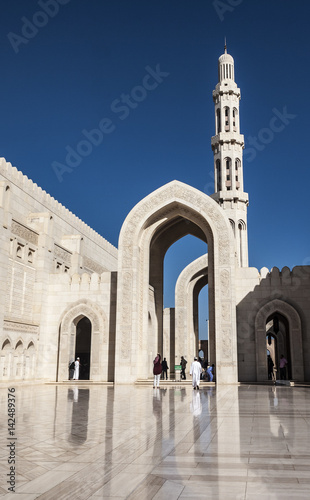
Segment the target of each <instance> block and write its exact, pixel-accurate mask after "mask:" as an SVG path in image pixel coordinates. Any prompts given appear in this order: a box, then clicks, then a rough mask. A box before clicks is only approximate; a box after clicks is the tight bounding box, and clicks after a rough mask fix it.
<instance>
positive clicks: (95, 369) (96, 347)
mask: <svg viewBox="0 0 310 500" xmlns="http://www.w3.org/2000/svg"><path fill="white" fill-rule="evenodd" d="M83 318H86V319H83ZM81 320H83V322H84V324H83V323H82V324H80V321H81ZM85 323H87V325H85ZM79 324H80V326H82V327H83V326H84V328H83V329H82V337H81V339H82V340H81V342H80V343H78V342H77V326H78V325H79ZM85 327H86V330H85ZM90 331H91V339H90V335H89V334H90ZM85 332H86V336H85ZM86 337H87V339H88V340H86V341H85V339H86ZM84 341H85V342H84ZM78 349H82V352H83V353H86V354H87V353H88V349H89V353H88V354H87V356H88V357H89V374H88V378H89V379H91V380H94V381H109V380H108V377H109V376H108V373H109V366H108V363H109V346H108V324H107V319H106V316H105V314H104V312H103V311H102V310H101V308H100V307H99V306H98V305H97V304H96V303H94V302H91V301H90V300H86V299H82V300H79V301H77V302H75V303H73V304H70V305H69V306H68V307H67V308H66V310H65V311H64V312H63V314H62V316H61V318H60V331H59V353H58V359H59V362H58V374H57V380H58V381H61V380H67V379H68V365H69V361H72V359H75V357H76V356H79V354H80V353H79V351H78ZM79 357H81V356H79ZM85 359H86V358H85Z"/></svg>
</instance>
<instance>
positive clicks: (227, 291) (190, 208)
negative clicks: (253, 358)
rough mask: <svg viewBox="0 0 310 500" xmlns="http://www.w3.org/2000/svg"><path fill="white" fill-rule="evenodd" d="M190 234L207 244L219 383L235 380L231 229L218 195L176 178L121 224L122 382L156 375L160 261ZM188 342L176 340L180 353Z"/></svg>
mask: <svg viewBox="0 0 310 500" xmlns="http://www.w3.org/2000/svg"><path fill="white" fill-rule="evenodd" d="M187 234H192V235H194V236H196V237H198V238H200V239H202V240H203V241H206V242H207V243H208V282H209V320H210V333H211V335H213V336H214V338H215V350H216V366H217V382H218V383H236V382H237V341H236V303H235V302H236V301H235V243H234V238H233V233H232V231H231V227H230V225H229V221H228V219H227V218H226V216H225V214H224V213H223V211H222V210H221V208H220V207H219V206H218V204H217V203H216V202H215V201H214V200H212V199H211V198H210V197H208V196H207V195H205V194H204V193H202V192H200V191H198V190H197V189H195V188H192V187H190V186H188V185H186V184H183V183H181V182H178V181H172V182H170V183H169V184H166V185H165V186H163V187H161V188H159V189H158V190H156V191H154V192H153V193H151V194H150V195H149V196H147V197H146V198H144V199H143V200H142V201H141V202H140V203H138V204H137V205H136V206H135V207H134V208H133V209H132V211H131V212H130V213H129V215H128V216H127V218H126V219H125V222H124V224H123V226H122V229H121V233H120V238H119V264H118V296H117V321H116V325H117V326H116V353H115V354H116V359H115V361H116V370H115V382H117V383H128V382H134V381H135V380H137V379H139V378H148V377H149V376H150V375H151V373H152V372H151V369H152V365H151V361H152V359H151V358H152V357H153V355H155V354H156V353H157V352H158V351H159V352H160V351H161V350H162V341H163V259H164V256H165V253H166V251H167V250H168V248H169V247H170V245H172V244H173V243H174V242H175V241H177V240H179V239H180V238H182V237H183V236H185V235H187ZM150 318H153V320H151V319H150ZM150 321H152V324H151V325H150ZM176 338H178V335H177V332H176ZM180 341H181V342H182V341H184V339H183V340H180ZM184 347H185V346H182V345H181V346H178V349H179V350H180V352H182V350H183V352H184Z"/></svg>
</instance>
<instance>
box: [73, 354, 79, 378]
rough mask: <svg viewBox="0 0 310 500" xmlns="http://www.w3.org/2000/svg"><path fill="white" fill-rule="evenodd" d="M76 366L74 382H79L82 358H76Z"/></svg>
mask: <svg viewBox="0 0 310 500" xmlns="http://www.w3.org/2000/svg"><path fill="white" fill-rule="evenodd" d="M74 364H75V366H74V373H73V380H79V376H80V358H76V361H75V363H74Z"/></svg>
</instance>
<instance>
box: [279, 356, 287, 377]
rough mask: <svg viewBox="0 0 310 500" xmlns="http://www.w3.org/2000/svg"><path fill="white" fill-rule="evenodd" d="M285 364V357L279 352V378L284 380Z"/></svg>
mask: <svg viewBox="0 0 310 500" xmlns="http://www.w3.org/2000/svg"><path fill="white" fill-rule="evenodd" d="M286 365H287V359H285V357H284V356H283V354H281V359H280V379H281V380H286Z"/></svg>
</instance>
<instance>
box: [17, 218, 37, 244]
mask: <svg viewBox="0 0 310 500" xmlns="http://www.w3.org/2000/svg"><path fill="white" fill-rule="evenodd" d="M11 231H12V233H13V234H16V236H20V237H21V238H23V239H24V240H26V241H29V243H33V244H34V245H38V234H37V233H36V232H34V231H32V230H31V229H29V228H28V227H26V226H24V225H23V224H20V223H19V222H17V221H15V220H12V225H11Z"/></svg>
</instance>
